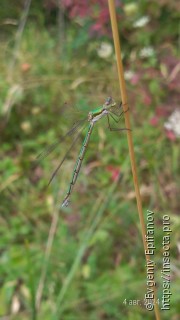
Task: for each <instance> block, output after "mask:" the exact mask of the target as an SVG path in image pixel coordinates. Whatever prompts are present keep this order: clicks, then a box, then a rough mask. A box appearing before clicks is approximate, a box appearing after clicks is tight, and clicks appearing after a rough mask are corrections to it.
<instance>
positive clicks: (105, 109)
mask: <svg viewBox="0 0 180 320" xmlns="http://www.w3.org/2000/svg"><path fill="white" fill-rule="evenodd" d="M121 107H122V103H120V104H116V102H115V101H114V100H113V99H112V98H111V97H108V98H107V99H106V100H105V102H104V104H103V105H102V106H100V107H98V108H97V109H94V110H92V111H90V112H89V113H88V115H87V117H86V118H85V119H82V120H79V121H78V122H76V123H75V124H74V125H73V127H72V128H71V130H70V131H68V132H67V134H66V135H65V136H64V137H62V138H60V139H59V140H58V141H57V142H55V143H53V144H52V145H50V146H49V147H48V148H47V149H45V150H44V151H43V152H41V153H40V154H39V156H38V157H37V160H41V159H43V158H45V157H46V156H47V155H49V154H50V153H51V152H52V151H53V150H54V149H55V148H56V146H58V145H59V143H60V142H63V141H64V140H65V138H66V137H68V136H74V134H75V133H76V132H77V131H78V133H77V134H76V135H75V137H74V139H73V142H72V144H71V146H70V148H69V149H68V151H67V152H66V154H65V156H64V158H63V159H62V161H61V162H60V164H59V165H58V167H57V168H56V170H55V171H54V172H53V174H52V176H51V179H50V181H49V183H48V185H49V184H50V183H51V181H52V180H53V178H54V177H55V175H56V174H57V172H58V171H59V169H60V168H61V166H62V164H63V162H64V161H65V159H66V157H67V155H68V153H69V152H70V150H71V149H72V148H73V146H74V144H75V143H76V141H77V140H78V139H79V137H80V135H81V131H82V130H80V131H79V130H78V129H80V128H82V129H83V128H84V124H85V123H89V125H88V128H87V132H86V135H85V138H84V141H83V144H82V146H81V149H80V152H79V155H78V158H77V161H76V164H75V166H74V170H73V174H72V178H71V181H70V184H69V187H68V190H67V194H66V196H65V198H64V200H63V202H62V207H64V206H65V207H66V206H68V204H69V198H70V196H71V193H72V190H73V187H74V185H75V183H76V180H77V177H78V175H79V172H80V169H81V165H82V161H83V159H84V156H85V152H86V150H87V147H88V144H89V140H90V137H91V134H92V131H93V128H94V125H95V123H96V122H97V121H99V120H100V119H101V118H102V117H104V116H106V117H107V121H108V128H109V130H111V131H121V130H128V129H127V128H112V127H111V126H110V118H112V119H113V121H115V122H116V123H118V122H119V120H120V117H121V116H122V114H123V113H124V112H123V111H122V110H121Z"/></svg>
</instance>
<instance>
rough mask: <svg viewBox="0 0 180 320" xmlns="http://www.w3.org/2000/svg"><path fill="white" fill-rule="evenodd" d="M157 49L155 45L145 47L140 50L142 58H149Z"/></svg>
mask: <svg viewBox="0 0 180 320" xmlns="http://www.w3.org/2000/svg"><path fill="white" fill-rule="evenodd" d="M154 53H155V51H154V49H153V47H144V48H143V49H142V50H141V51H140V52H139V55H140V57H141V58H149V57H152V56H153V55H154Z"/></svg>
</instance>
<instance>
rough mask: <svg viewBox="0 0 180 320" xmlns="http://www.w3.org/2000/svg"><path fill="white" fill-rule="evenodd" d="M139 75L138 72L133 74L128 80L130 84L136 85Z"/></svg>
mask: <svg viewBox="0 0 180 320" xmlns="http://www.w3.org/2000/svg"><path fill="white" fill-rule="evenodd" d="M139 79H140V75H139V74H137V73H136V74H134V75H133V76H132V78H131V80H130V82H131V84H133V85H136V84H137V83H138V82H139Z"/></svg>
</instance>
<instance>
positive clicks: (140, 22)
mask: <svg viewBox="0 0 180 320" xmlns="http://www.w3.org/2000/svg"><path fill="white" fill-rule="evenodd" d="M149 21H150V18H149V17H148V16H144V17H142V18H140V19H139V20H136V21H135V22H134V23H133V27H134V28H141V27H144V26H145V25H146V24H147V23H148V22H149Z"/></svg>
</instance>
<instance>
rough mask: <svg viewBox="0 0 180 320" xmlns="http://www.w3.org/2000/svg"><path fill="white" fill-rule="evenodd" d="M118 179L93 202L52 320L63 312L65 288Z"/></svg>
mask: <svg viewBox="0 0 180 320" xmlns="http://www.w3.org/2000/svg"><path fill="white" fill-rule="evenodd" d="M120 179H121V177H119V179H118V181H116V182H115V183H113V184H112V186H111V188H110V190H109V193H108V195H106V197H104V195H103V194H101V195H100V196H99V198H98V199H97V201H96V202H95V205H94V207H93V209H92V212H91V215H94V214H95V216H94V219H93V221H92V223H91V225H90V226H89V228H88V229H87V230H86V232H85V235H84V238H83V241H82V243H81V246H80V248H79V250H78V252H77V255H76V257H75V259H74V262H73V264H72V267H71V269H70V271H69V273H68V275H67V277H66V279H65V281H64V284H63V286H62V288H61V290H60V292H59V294H58V297H57V303H56V312H55V314H54V317H53V319H54V320H58V319H60V316H61V314H62V312H63V306H62V302H63V300H64V296H65V294H66V293H67V290H68V289H69V286H70V285H71V283H72V281H73V279H74V276H75V274H76V271H77V269H78V267H79V264H80V263H81V260H82V257H83V255H84V253H85V251H86V249H87V248H88V245H89V242H90V240H91V238H92V236H93V234H94V232H95V230H96V228H97V226H98V224H99V223H100V221H101V218H102V216H103V213H104V211H105V209H106V208H107V206H108V205H109V202H110V200H111V198H112V195H113V193H114V190H115V188H116V186H117V183H118V182H119V180H120Z"/></svg>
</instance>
